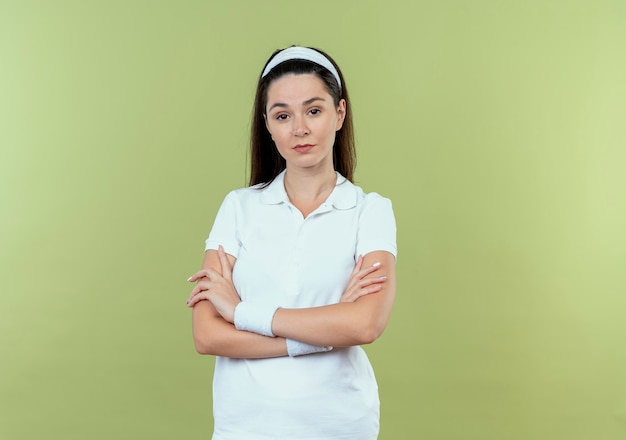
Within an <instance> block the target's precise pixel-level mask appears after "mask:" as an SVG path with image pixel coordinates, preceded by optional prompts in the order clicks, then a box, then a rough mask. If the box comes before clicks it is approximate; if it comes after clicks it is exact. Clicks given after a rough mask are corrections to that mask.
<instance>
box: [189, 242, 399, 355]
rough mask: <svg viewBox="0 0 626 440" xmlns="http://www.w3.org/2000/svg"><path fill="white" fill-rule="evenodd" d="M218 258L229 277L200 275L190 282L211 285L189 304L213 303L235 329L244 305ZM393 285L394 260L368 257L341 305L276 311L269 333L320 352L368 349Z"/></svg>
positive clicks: (384, 317)
mask: <svg viewBox="0 0 626 440" xmlns="http://www.w3.org/2000/svg"><path fill="white" fill-rule="evenodd" d="M217 257H218V261H219V259H220V258H221V259H223V262H222V264H221V267H227V269H226V270H225V271H223V274H224V275H225V276H222V275H223V274H222V273H220V272H218V271H216V270H214V269H212V268H209V269H207V270H202V271H200V272H198V273H196V274H195V275H194V276H193V277H192V279H195V278H197V277H200V276H202V277H206V279H207V280H208V281H207V282H206V283H205V284H204V285H203V286H197V287H196V288H195V289H194V290H193V291H192V293H191V297H190V302H189V304H190V305H194V304H196V303H198V304H199V303H200V302H202V300H209V301H210V302H211V303H212V305H213V307H214V308H213V310H214V312H215V313H216V314H217V316H221V317H222V318H223V319H224V322H226V323H228V324H229V325H232V324H230V323H232V322H234V315H235V308H236V307H237V305H238V304H239V303H240V302H241V300H240V299H239V297H238V295H237V293H236V291H235V290H234V287H233V286H232V280H231V279H230V261H228V260H226V254H224V251H223V250H222V249H220V251H219V252H218V256H217ZM377 263H379V264H377ZM361 267H365V269H361ZM319 276H323V274H319ZM395 279H396V274H395V257H394V256H393V254H391V253H389V252H386V251H375V252H370V253H368V254H367V255H366V256H365V257H364V258H363V260H362V261H359V262H358V264H357V267H356V269H355V271H354V272H353V273H352V276H351V278H350V282H349V284H348V288H347V289H346V292H344V294H343V296H342V302H340V303H339V304H332V305H327V306H321V307H310V308H300V309H278V310H277V311H276V313H275V314H273V318H272V316H271V315H267V318H268V319H270V320H271V333H273V334H274V335H276V336H281V337H283V338H289V339H293V340H297V341H301V342H305V343H308V344H312V345H317V346H333V347H347V346H353V345H362V344H369V343H371V342H373V341H375V340H376V339H377V338H378V337H379V336H380V335H381V334H382V332H383V330H384V329H385V327H386V325H387V322H388V320H389V315H390V314H391V308H392V306H393V301H394V298H395V290H396V289H395ZM272 313H273V312H272ZM267 322H268V324H269V321H267ZM233 328H234V327H233ZM235 331H237V330H235ZM255 331H256V330H255ZM244 333H245V332H244Z"/></svg>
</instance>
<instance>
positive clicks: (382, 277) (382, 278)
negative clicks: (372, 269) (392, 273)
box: [379, 275, 387, 280]
mask: <svg viewBox="0 0 626 440" xmlns="http://www.w3.org/2000/svg"><path fill="white" fill-rule="evenodd" d="M379 278H380V279H381V280H386V279H387V275H383V276H381V277H379Z"/></svg>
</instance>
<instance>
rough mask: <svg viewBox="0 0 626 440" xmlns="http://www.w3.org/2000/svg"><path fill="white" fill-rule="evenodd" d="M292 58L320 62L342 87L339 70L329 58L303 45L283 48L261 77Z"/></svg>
mask: <svg viewBox="0 0 626 440" xmlns="http://www.w3.org/2000/svg"><path fill="white" fill-rule="evenodd" d="M290 60H306V61H311V62H313V63H315V64H319V65H320V66H322V67H324V68H325V69H327V70H328V71H329V72H330V73H332V74H333V76H334V77H335V79H336V80H337V84H339V88H341V79H339V72H337V69H335V66H333V63H331V62H330V61H329V60H328V58H326V57H325V56H324V55H322V54H321V53H319V52H318V51H316V50H313V49H309V48H308V47H301V46H292V47H288V48H287V49H283V50H281V51H280V52H278V54H276V56H275V57H274V58H272V60H271V61H270V62H269V63H268V64H267V66H265V70H263V74H262V75H261V78H265V77H266V76H267V74H268V73H270V71H271V70H272V69H273V68H274V67H276V66H278V65H279V64H280V63H284V62H285V61H290Z"/></svg>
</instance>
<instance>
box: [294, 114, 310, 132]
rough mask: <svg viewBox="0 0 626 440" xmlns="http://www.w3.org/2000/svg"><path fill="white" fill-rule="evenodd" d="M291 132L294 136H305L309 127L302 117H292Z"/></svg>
mask: <svg viewBox="0 0 626 440" xmlns="http://www.w3.org/2000/svg"><path fill="white" fill-rule="evenodd" d="M293 123H294V128H293V134H294V135H296V136H306V135H307V134H309V128H308V127H307V125H306V122H305V120H304V118H295V119H294V122H293Z"/></svg>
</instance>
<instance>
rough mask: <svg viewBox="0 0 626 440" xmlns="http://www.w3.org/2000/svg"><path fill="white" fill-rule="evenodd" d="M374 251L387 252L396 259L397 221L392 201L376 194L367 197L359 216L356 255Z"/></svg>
mask: <svg viewBox="0 0 626 440" xmlns="http://www.w3.org/2000/svg"><path fill="white" fill-rule="evenodd" d="M373 251H387V252H390V253H391V254H393V256H394V257H396V256H397V254H398V249H397V246H396V219H395V217H394V215H393V208H392V206H391V200H389V199H387V198H385V197H382V196H380V195H379V194H376V193H370V194H368V195H367V196H366V197H365V200H364V205H363V210H362V211H361V215H360V216H359V224H358V232H357V242H356V255H357V256H358V255H365V254H367V253H369V252H373Z"/></svg>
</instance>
